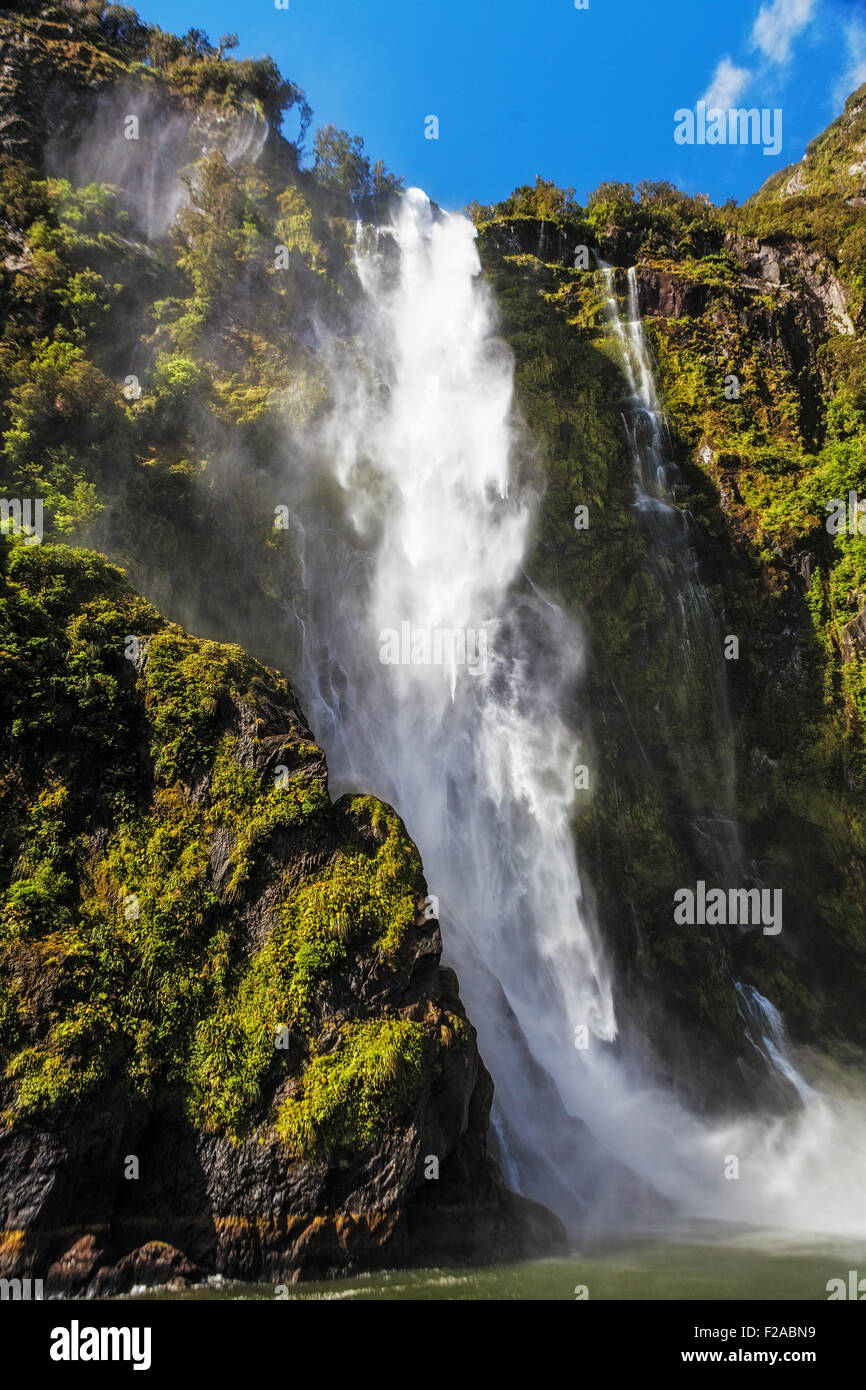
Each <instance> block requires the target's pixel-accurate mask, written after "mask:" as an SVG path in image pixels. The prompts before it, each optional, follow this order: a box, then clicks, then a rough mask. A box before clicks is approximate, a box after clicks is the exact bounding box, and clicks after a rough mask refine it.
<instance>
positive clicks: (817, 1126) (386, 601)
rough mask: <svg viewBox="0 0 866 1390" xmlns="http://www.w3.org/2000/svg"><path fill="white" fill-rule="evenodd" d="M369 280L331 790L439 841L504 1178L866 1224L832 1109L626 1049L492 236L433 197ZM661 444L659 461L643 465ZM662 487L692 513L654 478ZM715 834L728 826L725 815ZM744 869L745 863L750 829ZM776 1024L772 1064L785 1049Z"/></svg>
mask: <svg viewBox="0 0 866 1390" xmlns="http://www.w3.org/2000/svg"><path fill="white" fill-rule="evenodd" d="M356 263H357V269H358V274H359V277H360V280H361V284H362V288H363V296H364V303H363V318H362V322H361V324H360V326H359V339H360V341H359V345H358V347H357V351H355V352H353V351H351V350H349V349H347V348H346V347H345V345H342V346H341V345H338V344H336V343H335V344H334V345H333V347H332V350H331V352H330V366H331V383H330V389H331V394H332V398H333V402H334V404H333V409H332V410H331V412H330V414H329V416H328V420H327V423H326V425H325V427H324V429H323V431H322V433H321V435H320V436H319V437H318V438H317V440H316V442H315V446H312V445H309V446H307V447H308V450H309V454H308V457H306V458H305V459H304V461H303V462H304V466H303V467H296V468H295V469H294V470H293V471H292V472H291V474H290V477H289V479H288V481H287V486H288V488H289V500H290V502H291V507H292V512H293V515H294V517H295V519H296V525H297V530H298V546H299V552H300V556H301V562H302V565H303V570H304V576H305V586H306V590H307V593H308V595H309V602H308V609H307V612H306V614H305V616H304V619H303V665H304V676H303V688H304V698H305V704H306V709H307V713H308V715H309V718H310V720H311V723H312V725H313V728H314V729H315V730H316V734H317V736H318V738H319V739H320V741H321V742H322V743H323V744H324V746H325V748H326V750H327V753H328V758H329V763H330V768H331V780H332V790H333V791H334V792H335V793H340V792H343V791H346V790H356V789H357V788H359V787H365V788H369V789H370V790H372V791H375V792H376V793H377V794H378V795H380V796H381V797H383V798H385V799H387V800H389V801H390V802H392V803H393V804H394V805H395V806H396V808H397V809H398V811H399V812H400V814H401V816H402V817H403V819H404V820H405V822H406V825H407V828H408V830H409V833H410V834H411V835H412V837H413V839H414V840H415V841H416V842H417V844H418V846H419V848H420V851H421V854H422V857H423V860H424V865H425V871H426V875H427V879H428V883H429V889H430V893H431V894H432V895H434V897H435V898H436V899H437V900H438V915H439V918H440V920H441V924H442V931H443V937H444V942H445V953H446V962H447V963H448V964H450V965H453V966H454V968H455V969H456V971H457V974H458V977H459V981H460V988H461V993H462V996H463V999H464V1002H465V1003H466V1006H467V1009H468V1012H469V1015H470V1017H471V1019H472V1021H473V1023H474V1024H475V1025H476V1027H477V1029H478V1033H479V1045H480V1050H481V1054H482V1056H483V1058H484V1060H485V1062H486V1064H487V1066H488V1067H489V1069H490V1070H491V1072H492V1074H493V1078H494V1081H495V1086H496V1100H495V1111H494V1117H493V1130H494V1135H495V1138H496V1143H497V1148H498V1152H499V1156H500V1159H501V1162H502V1164H503V1167H504V1169H505V1172H506V1176H507V1177H508V1179H509V1181H510V1182H511V1183H512V1184H513V1185H514V1186H516V1187H518V1188H519V1189H520V1190H522V1191H523V1192H525V1193H527V1194H528V1195H531V1196H534V1197H536V1198H538V1199H540V1200H542V1201H544V1202H546V1203H547V1204H549V1205H551V1206H552V1207H554V1208H555V1209H556V1210H557V1211H558V1212H559V1213H560V1214H561V1215H563V1217H564V1218H565V1219H566V1220H567V1221H568V1222H569V1223H570V1224H572V1225H573V1226H574V1227H577V1226H581V1225H582V1226H585V1225H586V1223H587V1222H588V1221H589V1220H590V1219H592V1218H595V1219H597V1220H599V1221H601V1222H603V1223H605V1224H607V1225H610V1224H612V1222H613V1221H614V1219H615V1214H616V1213H618V1214H619V1216H620V1218H621V1219H622V1220H624V1221H628V1222H632V1223H634V1222H635V1221H636V1220H638V1219H644V1220H646V1221H647V1222H650V1221H657V1220H661V1219H662V1218H663V1215H664V1212H665V1211H666V1210H668V1205H667V1204H673V1205H674V1206H675V1208H676V1209H677V1210H678V1211H679V1212H682V1213H683V1214H685V1215H690V1216H702V1217H709V1218H713V1217H714V1218H722V1219H738V1220H743V1221H751V1222H754V1223H759V1222H760V1223H778V1224H780V1225H785V1224H794V1225H798V1226H802V1227H804V1228H809V1227H817V1228H819V1229H820V1228H822V1227H823V1228H826V1229H840V1228H841V1229H843V1230H846V1231H848V1232H850V1231H851V1230H852V1229H853V1228H854V1227H856V1226H857V1225H858V1223H859V1224H860V1225H861V1226H862V1229H863V1230H864V1231H866V1196H864V1195H861V1196H860V1197H859V1204H858V1201H857V1199H856V1198H854V1199H852V1194H851V1190H850V1188H849V1187H848V1185H847V1184H845V1183H843V1184H841V1186H840V1184H838V1183H836V1182H835V1181H834V1177H833V1160H832V1158H831V1156H829V1155H828V1154H827V1153H826V1151H825V1149H824V1148H823V1146H824V1145H826V1144H827V1143H832V1144H835V1145H836V1146H837V1154H838V1166H839V1167H840V1168H842V1169H844V1170H845V1172H846V1173H847V1172H848V1171H849V1169H850V1167H851V1164H852V1163H853V1162H856V1160H857V1158H858V1156H859V1154H860V1153H861V1152H862V1149H861V1148H860V1146H859V1140H858V1144H857V1145H855V1146H854V1148H853V1149H851V1148H850V1145H848V1140H847V1138H844V1137H843V1136H845V1135H847V1134H849V1133H850V1132H851V1125H850V1123H847V1122H846V1123H845V1124H843V1123H841V1122H840V1121H839V1119H838V1115H837V1111H836V1109H835V1108H834V1106H833V1105H832V1104H831V1103H830V1102H829V1101H825V1100H822V1099H820V1098H817V1097H814V1098H813V1096H812V1093H811V1092H808V1091H806V1090H804V1095H805V1096H806V1108H805V1110H804V1111H803V1112H802V1113H801V1114H800V1115H798V1116H794V1117H792V1118H790V1119H788V1120H784V1121H783V1120H779V1119H777V1120H774V1121H772V1122H767V1123H759V1122H758V1121H750V1122H748V1123H743V1124H731V1125H729V1126H711V1125H708V1124H707V1123H705V1122H700V1121H698V1120H697V1119H696V1118H695V1117H693V1116H692V1115H690V1114H689V1113H688V1112H687V1111H686V1110H685V1109H684V1108H683V1107H682V1106H681V1105H680V1104H679V1103H678V1102H677V1101H676V1100H675V1098H674V1097H673V1096H672V1095H669V1094H667V1093H665V1092H663V1091H661V1090H659V1089H658V1088H657V1087H655V1086H653V1085H652V1084H650V1083H649V1082H648V1080H647V1078H646V1077H645V1076H644V1075H642V1073H641V1069H640V1064H639V1061H638V1059H636V1058H635V1059H632V1058H630V1057H629V1056H627V1055H624V1053H623V1048H622V1045H621V1042H620V1041H619V1040H618V1038H617V1031H618V1030H617V1019H616V1016H615V1010H614V1001H613V993H612V986H611V979H610V975H609V971H608V968H607V965H606V963H605V956H604V951H603V947H602V943H601V942H600V940H599V937H598V934H597V931H596V927H595V923H594V918H593V911H592V904H591V897H590V894H589V889H588V885H584V884H582V883H581V878H580V874H579V870H578V865H577V862H576V858H575V846H574V838H573V834H572V827H571V820H572V813H573V801H574V795H575V793H574V768H575V764H577V763H579V762H580V755H579V752H578V740H579V735H580V729H579V727H578V726H577V725H576V723H575V718H576V716H575V715H574V714H573V711H574V710H575V708H577V707H578V705H579V680H580V672H581V661H582V643H581V635H580V632H579V630H578V629H577V627H576V626H575V624H574V622H573V621H572V620H571V619H570V618H569V617H568V616H567V615H566V614H565V613H564V612H563V611H562V609H561V608H560V607H559V606H558V605H557V603H556V601H555V598H554V597H552V596H551V595H547V594H544V593H540V592H537V591H536V590H535V589H534V588H533V587H532V585H531V584H530V583H529V582H528V580H527V579H526V578H525V577H524V575H523V572H522V562H523V559H524V556H525V554H526V552H527V549H528V546H529V545H530V543H531V537H532V530H533V521H534V504H535V493H534V483H533V479H534V473H533V469H532V466H531V461H530V460H527V459H526V458H525V457H524V456H523V452H522V450H521V447H520V444H519V440H518V437H517V436H516V435H515V432H514V423H513V408H512V379H513V372H512V363H511V359H510V355H509V352H508V350H507V349H506V348H505V346H504V345H503V344H502V343H501V342H500V341H499V340H498V339H497V337H496V315H495V310H494V306H493V303H492V299H491V295H490V292H489V290H488V289H487V287H486V285H485V282H484V280H483V277H482V276H481V273H480V264H479V260H478V255H477V251H476V248H475V244H474V231H473V228H472V226H471V224H470V223H469V222H468V221H467V220H466V219H465V218H463V217H460V216H446V215H443V214H441V213H439V212H438V210H436V209H434V208H433V207H432V206H431V204H430V202H429V201H428V199H427V198H426V197H425V195H424V194H423V193H421V192H420V191H418V190H410V191H409V193H408V194H407V195H406V196H405V197H404V198H403V199H402V200H401V203H400V207H399V210H398V211H397V213H396V214H395V222H394V224H393V226H392V227H390V228H388V229H386V230H381V231H378V232H375V231H372V230H371V229H361V228H359V230H358V243H357V253H356ZM611 297H612V296H611ZM634 318H635V315H634V314H633V315H632V316H631V322H632V324H633V320H634ZM613 324H614V326H615V328H616V330H617V331H618V332H619V333H620V334H621V335H623V338H624V340H625V341H624V354H623V361H624V365H625V366H626V369H627V370H628V371H630V372H632V374H633V375H632V381H631V388H632V390H633V392H634V394H635V396H636V397H640V398H643V399H644V400H645V401H647V402H649V403H650V405H651V411H650V416H651V418H653V419H655V420H656V421H658V420H660V418H661V417H660V415H659V413H658V410H657V403H656V402H655V398H654V391H655V388H654V385H653V383H652V380H651V377H648V371H649V368H648V358H647V357H646V354H645V353H642V352H639V351H638V350H637V349H638V347H639V343H638V340H637V339H636V338H635V337H634V333H635V331H639V325H638V330H635V329H634V327H633V326H627V325H623V322H622V319H621V316H620V314H619V311H618V310H616V312H615V313H614V315H613ZM629 335H632V336H631V342H630V343H629V342H628V341H627V339H628V337H629ZM359 359H362V360H360V361H359ZM636 371H637V372H638V373H639V375H635V372H636ZM632 425H633V427H635V428H636V427H637V426H636V424H635V417H632ZM658 427H660V426H658ZM298 447H299V448H301V447H303V446H301V445H299V446H298ZM655 452H657V451H656V442H655V441H653V440H652V439H650V440H649V441H648V442H645V445H644V458H645V459H646V460H650V459H652V458H653V457H654V456H655ZM650 482H651V480H650ZM640 495H642V496H643V498H644V499H645V505H647V506H655V505H658V507H659V508H660V509H661V508H670V507H671V503H670V500H669V499H668V498H666V497H664V496H663V495H662V494H661V492H660V491H659V489H656V490H655V492H654V491H653V487H652V486H651V485H648V486H647V487H646V488H645V489H644V490H643V493H642V494H640ZM659 524H660V525H663V526H665V527H668V528H669V527H678V526H680V525H681V524H682V517H681V514H680V513H677V515H674V514H673V511H670V510H669V511H667V512H666V513H665V514H664V515H660V520H659ZM669 581H670V584H671V587H672V592H675V598H674V601H675V602H676V603H677V604H678V605H680V606H681V617H680V619H679V620H678V621H681V624H682V630H683V631H685V632H686V633H687V634H691V636H690V638H689V640H694V641H700V640H705V633H706V629H705V628H704V629H701V627H700V614H699V613H698V614H695V613H689V612H686V611H685V610H684V609H682V605H684V604H687V603H692V604H694V603H698V604H700V603H701V602H702V599H701V596H700V592H699V590H698V589H697V588H696V589H695V590H694V592H693V593H692V594H691V595H689V594H688V593H687V592H686V591H685V589H683V587H682V586H681V585H680V584H679V576H678V575H677V573H676V572H675V562H674V560H670V561H669ZM702 632H703V636H702ZM729 800H730V797H728V801H729ZM726 815H727V812H726V811H725V810H724V808H723V815H722V818H721V819H723V820H724V819H725V818H726ZM695 821H696V825H697V826H698V828H699V829H702V830H703V832H704V833H707V834H709V833H710V832H713V833H716V832H718V830H719V827H718V826H715V827H713V826H712V825H710V823H709V820H708V819H707V818H705V817H702V815H701V814H700V811H698V812H697V813H696V817H695ZM726 852H727V853H728V854H729V855H733V856H736V854H737V845H736V837H735V835H733V834H732V835H731V836H730V838H729V840H728V841H727V851H726ZM732 988H733V982H732ZM753 1003H754V1001H751V1005H753ZM767 1008H768V1009H769V1008H770V1006H769V1005H768V1006H767ZM763 1018H764V1023H765V1024H766V1027H765V1029H764V1032H765V1033H766V1034H767V1035H768V1037H767V1039H765V1038H764V1037H763V1035H762V1037H761V1039H760V1040H759V1045H761V1046H763V1047H764V1050H765V1051H766V1050H767V1049H768V1048H769V1046H770V1045H771V1044H772V1046H773V1047H776V1048H777V1049H780V1050H781V1049H782V1048H783V1044H782V1043H781V1034H780V1033H779V1032H777V1036H776V1037H775V1038H769V1033H770V1032H771V1031H772V1029H771V1023H772V1016H771V1015H770V1014H769V1013H767V1014H765V1015H763ZM862 1132H863V1131H862V1129H861V1130H858V1135H861V1134H862ZM839 1145H842V1146H843V1147H844V1146H846V1145H848V1149H847V1150H846V1151H845V1152H839V1149H838V1146H839ZM731 1154H734V1155H737V1156H738V1157H739V1162H740V1174H741V1176H740V1178H739V1180H737V1181H729V1180H727V1179H726V1176H725V1167H726V1160H727V1158H728V1156H730V1155H731ZM843 1189H844V1191H843ZM654 1194H658V1197H656V1196H655V1195H654ZM659 1199H664V1200H663V1201H661V1200H659ZM852 1200H853V1201H854V1205H853V1207H852ZM858 1213H859V1215H858ZM840 1223H841V1224H840Z"/></svg>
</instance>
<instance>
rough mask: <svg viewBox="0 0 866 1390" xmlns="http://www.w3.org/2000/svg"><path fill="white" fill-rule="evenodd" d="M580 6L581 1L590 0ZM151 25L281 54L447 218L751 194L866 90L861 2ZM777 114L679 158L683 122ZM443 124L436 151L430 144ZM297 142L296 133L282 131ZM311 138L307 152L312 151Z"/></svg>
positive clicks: (296, 7)
mask: <svg viewBox="0 0 866 1390" xmlns="http://www.w3.org/2000/svg"><path fill="white" fill-rule="evenodd" d="M582 2H583V0H580V3H582ZM137 8H138V10H139V12H140V13H141V14H142V16H143V17H144V18H146V19H148V20H150V21H152V22H155V23H157V24H160V25H161V26H162V28H164V29H168V30H171V31H172V32H174V33H183V32H184V31H185V30H187V29H189V28H190V27H193V26H194V27H197V28H200V29H204V30H206V32H207V33H208V34H209V35H210V37H211V39H212V40H216V39H217V38H218V37H219V35H221V34H223V33H226V32H234V33H237V35H238V38H239V46H238V48H237V50H236V56H238V57H258V56H260V55H262V54H264V53H270V54H271V55H272V56H273V57H274V58H275V59H276V60H277V62H278V63H279V65H280V68H281V69H282V71H283V72H284V73H285V74H286V75H287V76H289V77H291V78H292V80H293V81H295V82H297V83H298V84H299V85H300V86H301V87H303V89H304V90H305V92H306V94H307V97H308V99H309V101H310V103H311V105H312V107H313V111H314V127H315V125H325V124H327V123H328V122H333V123H334V124H336V125H338V126H341V127H343V128H344V129H346V130H348V131H349V132H350V133H351V134H353V135H360V136H362V137H363V139H364V141H365V144H366V147H367V150H368V152H369V154H370V155H371V157H372V158H373V159H384V161H385V163H386V165H387V166H388V167H389V168H390V169H392V170H394V172H395V173H398V174H402V175H403V176H404V177H405V179H406V182H407V184H415V185H418V186H420V187H422V188H424V189H426V191H427V192H428V193H429V194H430V195H431V197H433V198H435V199H436V200H437V201H438V202H439V203H441V204H442V206H443V207H446V208H456V207H461V206H463V205H464V204H465V203H467V202H468V201H469V200H470V199H473V198H476V199H478V201H479V202H492V201H496V200H498V199H500V198H503V197H505V196H506V194H508V193H509V192H510V191H511V189H512V188H514V187H515V186H516V185H518V184H522V183H532V182H534V180H535V176H536V174H541V175H542V176H543V177H545V178H552V179H554V180H555V181H556V182H557V183H558V184H561V185H565V186H571V187H574V188H575V189H576V191H577V194H578V197H579V198H581V200H583V198H584V197H585V195H586V193H587V192H588V191H589V190H590V189H592V188H594V187H595V186H596V185H597V184H598V183H600V182H601V181H602V179H623V180H626V181H628V182H638V181H639V180H640V179H643V178H651V179H670V180H671V181H672V182H673V183H676V184H678V185H679V186H680V187H682V188H684V189H686V190H687V191H689V192H691V193H697V192H705V193H709V194H710V196H711V197H712V198H713V200H714V201H715V202H723V201H724V200H725V199H726V198H729V197H734V198H736V199H737V200H738V201H741V200H742V199H743V198H746V197H748V195H749V194H750V193H752V192H753V191H754V190H755V189H756V188H757V187H759V186H760V184H761V183H762V182H763V181H764V180H765V179H766V178H767V177H768V176H769V175H770V174H771V173H772V172H773V171H774V170H775V169H778V168H780V167H783V166H784V165H786V164H790V163H793V162H794V161H795V160H798V159H800V158H801V156H802V154H803V152H804V149H805V146H806V144H807V143H808V141H809V140H811V139H812V138H813V137H814V136H815V135H817V134H818V133H819V131H821V130H823V129H824V127H825V126H826V125H828V124H829V122H830V121H831V120H832V119H833V117H834V116H836V115H838V114H839V112H840V110H841V107H842V102H843V100H844V96H845V95H847V93H848V92H849V91H850V90H852V89H853V88H854V87H856V86H858V85H859V84H860V83H862V82H866V0H718V3H715V2H714V0H588V8H586V9H577V8H576V4H575V0H436V3H425V0H289V8H288V9H287V10H278V9H276V8H275V4H274V0H246V3H239V2H238V0H139V3H138V5H137ZM703 97H707V98H708V99H709V104H710V105H711V106H712V105H717V106H719V107H722V108H728V107H730V106H746V107H753V106H755V107H759V108H764V107H769V108H780V109H781V110H782V112H783V123H782V130H783V144H782V149H781V153H780V154H779V155H778V156H777V157H773V156H768V155H765V154H764V152H763V149H762V148H761V147H760V146H757V147H756V146H752V145H747V146H738V145H715V146H709V145H704V146H699V145H693V146H689V145H677V144H676V143H675V142H674V139H673V131H674V112H675V111H676V110H677V109H678V108H681V107H694V106H695V104H696V103H697V101H698V100H699V99H701V98H703ZM431 115H435V116H437V117H438V121H439V138H438V139H437V140H432V139H426V138H425V119H426V118H427V117H428V116H431ZM293 133H294V131H293V126H292V123H291V122H288V123H287V126H286V134H288V135H290V136H291V135H292V134H293ZM309 143H311V141H308V144H309Z"/></svg>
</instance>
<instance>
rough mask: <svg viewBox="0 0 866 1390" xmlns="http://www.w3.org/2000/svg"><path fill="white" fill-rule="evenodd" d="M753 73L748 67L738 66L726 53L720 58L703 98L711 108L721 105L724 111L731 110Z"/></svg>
mask: <svg viewBox="0 0 866 1390" xmlns="http://www.w3.org/2000/svg"><path fill="white" fill-rule="evenodd" d="M751 75H752V74H751V73H750V71H749V69H748V68H738V67H737V65H736V63H732V62H731V59H730V58H729V57H728V55H727V54H726V55H725V57H724V58H721V59H720V60H719V64H718V66H717V68H716V70H715V72H714V73H713V77H712V81H711V82H710V85H709V87H708V88H707V90H706V92H705V93H704V96H703V100H704V101H705V102H706V103H707V106H708V107H709V108H712V107H714V106H717V107H718V106H720V107H721V108H722V110H724V111H727V110H729V109H730V108H731V107H732V106H736V104H737V100H738V98H739V95H740V93H741V92H742V90H743V88H744V87H745V85H746V83H747V82H748V80H749V78H750V77H751Z"/></svg>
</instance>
